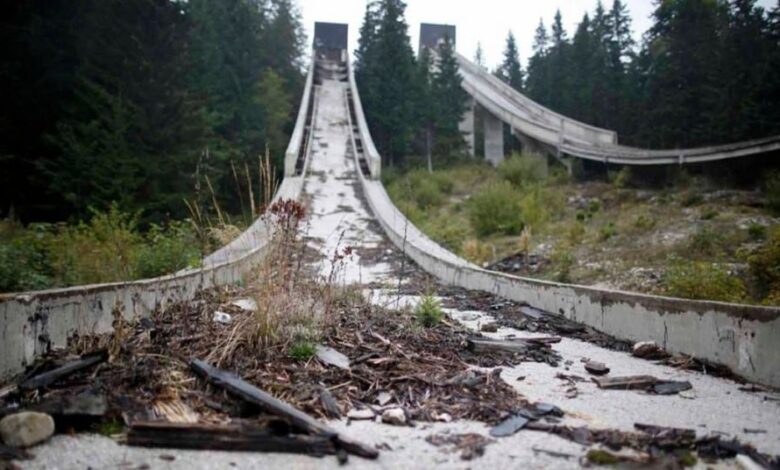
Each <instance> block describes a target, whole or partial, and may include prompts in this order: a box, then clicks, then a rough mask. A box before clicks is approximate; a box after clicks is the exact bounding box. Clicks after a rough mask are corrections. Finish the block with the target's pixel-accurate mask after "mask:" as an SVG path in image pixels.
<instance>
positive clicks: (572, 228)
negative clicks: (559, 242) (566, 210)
mask: <svg viewBox="0 0 780 470" xmlns="http://www.w3.org/2000/svg"><path fill="white" fill-rule="evenodd" d="M585 233H586V230H585V225H584V224H582V223H581V222H579V221H578V222H575V223H573V224H571V225H569V228H568V230H566V241H567V242H568V243H569V244H570V245H572V246H576V245H579V244H580V243H582V240H584V239H585Z"/></svg>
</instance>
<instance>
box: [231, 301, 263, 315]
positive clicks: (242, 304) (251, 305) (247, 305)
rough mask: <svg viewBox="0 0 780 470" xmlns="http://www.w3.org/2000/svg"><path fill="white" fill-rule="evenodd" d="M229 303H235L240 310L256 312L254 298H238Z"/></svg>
mask: <svg viewBox="0 0 780 470" xmlns="http://www.w3.org/2000/svg"><path fill="white" fill-rule="evenodd" d="M231 305H235V306H236V307H238V308H240V309H241V310H244V311H246V312H256V311H257V302H255V300H254V299H238V300H236V301H234V302H232V303H231Z"/></svg>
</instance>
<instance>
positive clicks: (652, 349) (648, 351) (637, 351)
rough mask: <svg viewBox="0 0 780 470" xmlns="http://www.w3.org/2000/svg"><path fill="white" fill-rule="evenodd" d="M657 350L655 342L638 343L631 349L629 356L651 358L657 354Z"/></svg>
mask: <svg viewBox="0 0 780 470" xmlns="http://www.w3.org/2000/svg"><path fill="white" fill-rule="evenodd" d="M658 351H659V348H658V345H657V344H655V341H640V342H638V343H636V344H635V345H634V347H633V348H631V354H633V355H634V356H636V357H642V358H646V357H651V356H654V355H656V354H658Z"/></svg>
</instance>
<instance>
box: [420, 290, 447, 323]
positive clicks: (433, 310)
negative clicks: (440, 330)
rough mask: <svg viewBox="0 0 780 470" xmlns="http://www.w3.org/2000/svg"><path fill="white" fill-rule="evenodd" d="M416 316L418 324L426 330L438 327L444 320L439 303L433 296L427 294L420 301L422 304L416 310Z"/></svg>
mask: <svg viewBox="0 0 780 470" xmlns="http://www.w3.org/2000/svg"><path fill="white" fill-rule="evenodd" d="M414 316H415V318H416V319H417V322H418V323H419V324H420V325H422V326H424V327H426V328H430V327H432V326H436V325H438V324H439V323H441V321H442V319H444V313H443V312H442V311H441V305H439V301H438V300H436V297H434V296H433V295H431V294H426V295H424V296H423V297H422V299H420V303H419V304H417V307H416V308H415V309H414Z"/></svg>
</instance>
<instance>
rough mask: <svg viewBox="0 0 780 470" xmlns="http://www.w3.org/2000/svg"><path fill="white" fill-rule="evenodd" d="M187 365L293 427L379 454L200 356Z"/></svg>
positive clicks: (374, 455)
mask: <svg viewBox="0 0 780 470" xmlns="http://www.w3.org/2000/svg"><path fill="white" fill-rule="evenodd" d="M190 367H191V368H192V370H194V371H195V372H196V373H197V374H199V375H201V376H203V377H204V378H206V379H207V380H208V381H209V382H211V383H212V384H214V385H216V386H218V387H221V388H224V389H225V390H227V391H228V392H230V393H232V394H234V395H236V396H238V397H240V398H242V399H244V400H246V401H247V402H250V403H253V404H255V405H259V406H260V407H262V408H263V409H265V410H266V411H268V412H270V413H272V414H274V415H277V416H280V417H282V418H285V419H287V420H289V421H290V423H291V424H292V425H293V426H295V427H296V428H298V429H300V430H302V431H306V432H308V433H309V434H311V435H315V436H324V437H328V438H330V439H333V441H334V443H335V444H336V446H337V447H338V448H341V449H344V450H346V451H347V452H349V453H351V454H355V455H357V456H360V457H364V458H368V459H375V458H377V457H379V453H378V452H377V451H376V449H374V448H372V447H369V446H367V445H364V444H361V443H359V442H356V441H352V440H349V439H346V438H345V437H344V436H341V435H339V433H338V432H336V431H335V430H333V429H331V428H330V427H328V426H326V425H324V424H322V423H320V422H319V421H317V420H315V419H314V418H312V417H311V416H309V415H307V414H306V413H303V412H302V411H299V410H297V409H295V408H293V407H292V406H290V405H289V404H287V403H285V402H283V401H281V400H278V399H276V398H274V397H272V396H271V395H269V394H267V393H265V392H264V391H262V390H260V389H259V388H257V387H255V386H254V385H251V384H249V383H247V382H244V381H243V380H241V379H240V378H238V377H237V376H235V375H233V374H231V373H229V372H226V371H223V370H220V369H217V368H216V367H212V366H210V365H208V364H206V363H205V362H203V361H201V360H200V359H194V360H192V361H191V362H190Z"/></svg>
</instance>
